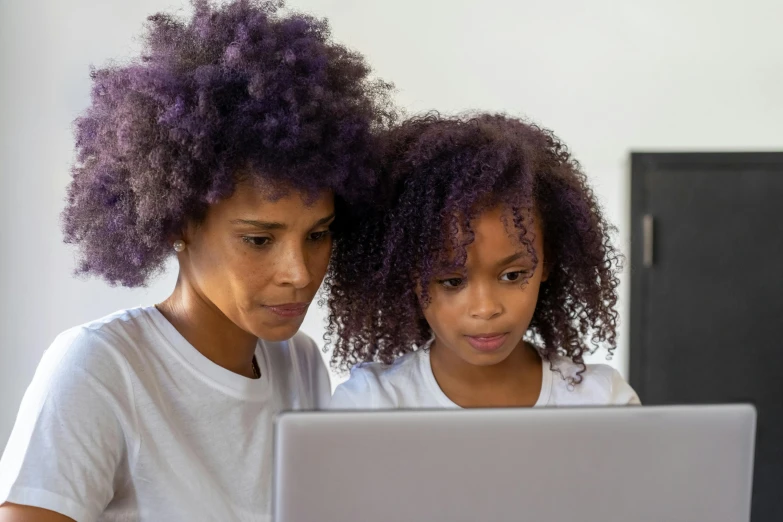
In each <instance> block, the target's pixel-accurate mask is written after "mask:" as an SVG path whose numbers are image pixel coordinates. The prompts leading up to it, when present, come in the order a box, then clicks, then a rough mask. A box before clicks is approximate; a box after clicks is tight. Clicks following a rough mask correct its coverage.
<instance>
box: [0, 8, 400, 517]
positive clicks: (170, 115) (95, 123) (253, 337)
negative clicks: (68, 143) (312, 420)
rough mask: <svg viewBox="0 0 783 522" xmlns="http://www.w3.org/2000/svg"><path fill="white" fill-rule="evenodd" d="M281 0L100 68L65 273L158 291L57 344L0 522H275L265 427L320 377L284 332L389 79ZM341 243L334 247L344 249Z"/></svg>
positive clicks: (358, 164)
mask: <svg viewBox="0 0 783 522" xmlns="http://www.w3.org/2000/svg"><path fill="white" fill-rule="evenodd" d="M368 75H369V69H368V67H367V65H366V64H365V62H364V60H363V59H362V58H361V57H360V56H359V55H357V54H354V53H352V52H350V51H348V50H346V49H345V48H343V47H341V46H339V45H336V44H334V43H332V42H331V40H330V36H329V29H328V26H327V24H326V22H324V21H319V20H315V19H313V18H310V17H308V16H303V15H296V14H289V15H287V16H283V15H282V14H280V13H279V12H278V11H277V7H276V3H272V2H269V3H266V2H253V1H249V0H246V1H235V2H233V3H230V4H228V5H225V6H223V7H220V8H216V7H213V6H211V5H210V4H209V3H208V2H206V1H204V2H197V3H196V5H195V13H194V15H193V17H192V18H191V19H189V20H186V21H181V20H178V19H175V18H173V17H171V16H169V15H165V14H158V15H155V16H152V17H150V18H149V28H148V32H147V34H146V39H145V47H144V53H143V56H142V57H141V58H140V59H138V60H135V61H133V62H132V63H130V64H128V65H124V66H112V67H107V68H104V69H100V70H97V71H95V72H93V74H92V78H93V81H94V85H93V90H92V103H91V105H90V107H89V108H88V109H87V111H86V113H85V114H84V115H83V116H82V117H81V118H79V119H78V120H77V122H76V148H77V153H78V154H77V162H76V164H75V165H74V167H73V180H72V182H71V184H70V186H69V191H68V202H67V206H66V209H65V211H64V213H63V222H64V230H65V237H66V241H67V242H68V243H73V244H75V245H77V246H78V247H79V250H80V256H81V258H80V265H79V269H78V271H79V272H80V273H82V274H88V275H97V276H100V277H103V278H104V279H105V280H106V281H107V282H109V283H110V284H122V285H125V286H129V287H135V286H141V285H144V284H146V283H147V282H148V281H149V280H150V278H151V277H152V276H153V275H155V274H156V273H157V272H159V271H160V270H161V269H162V267H163V265H164V263H165V262H166V260H167V259H168V257H169V256H170V255H176V256H177V260H178V262H179V268H180V270H179V277H178V280H177V283H176V287H175V289H174V291H173V293H172V294H171V296H170V297H169V298H168V299H166V300H165V301H163V302H162V303H159V304H158V305H156V306H149V307H142V308H136V309H130V310H123V311H120V312H117V313H115V314H112V315H109V316H107V317H104V318H102V319H99V320H96V321H93V322H91V323H88V324H86V325H82V326H79V327H76V328H73V329H70V330H68V331H66V332H64V333H63V334H61V335H60V336H59V337H57V339H56V340H55V341H54V343H53V344H52V346H51V347H50V348H49V350H48V351H47V352H46V354H45V356H44V357H43V360H42V361H41V363H40V366H39V368H38V370H37V372H36V374H35V377H34V379H33V382H32V384H31V385H30V388H29V389H28V391H27V393H26V395H25V398H24V400H23V402H22V405H21V409H20V413H19V417H18V419H17V423H16V425H15V427H14V430H13V433H12V435H11V438H10V440H9V442H8V445H7V447H6V451H5V454H4V455H3V458H2V461H0V505H2V506H1V507H0V520H1V521H4V522H6V521H23V520H39V521H40V520H44V521H48V520H51V521H63V520H71V519H73V520H77V521H92V520H188V521H190V520H221V521H228V520H268V517H269V493H270V491H269V489H270V488H269V486H270V476H271V467H270V466H271V460H270V459H271V442H272V439H271V437H272V422H273V419H274V417H275V414H276V413H277V412H279V411H281V410H283V409H291V408H319V407H321V406H323V405H324V404H325V401H327V400H328V398H329V381H328V375H327V373H326V370H325V367H324V365H323V362H322V360H321V358H320V354H319V351H318V349H317V347H316V345H315V344H314V343H313V341H312V340H311V339H309V338H308V337H307V336H305V335H304V334H301V333H297V330H298V328H299V326H300V325H301V323H302V319H303V317H304V315H305V312H306V311H307V307H308V306H309V304H310V303H311V302H312V300H313V298H314V296H315V295H316V291H317V289H318V288H319V286H320V284H321V282H322V280H323V278H324V276H325V274H326V271H327V267H328V264H329V260H330V256H331V252H332V237H331V231H330V228H332V225H333V223H334V220H335V218H336V212H335V208H336V207H337V214H339V213H340V207H342V206H343V205H342V204H343V203H346V204H347V205H350V203H351V202H352V201H355V200H357V199H358V198H361V197H362V195H363V194H364V189H365V188H368V187H369V186H370V185H371V184H372V181H373V177H372V171H371V170H370V169H369V168H368V164H369V163H368V151H369V150H371V149H372V145H373V144H372V139H373V138H372V136H373V130H374V127H376V126H381V125H384V124H385V122H386V121H387V120H388V118H389V113H388V112H386V111H387V109H388V104H387V103H386V101H387V98H386V95H387V94H388V92H389V85H388V84H385V83H383V82H371V81H370V80H369V79H368ZM336 245H337V248H339V241H338V242H337V243H336Z"/></svg>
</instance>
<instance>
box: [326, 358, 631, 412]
mask: <svg viewBox="0 0 783 522" xmlns="http://www.w3.org/2000/svg"><path fill="white" fill-rule="evenodd" d="M541 368H542V372H543V375H542V379H541V392H540V393H539V396H538V400H537V401H536V403H535V405H534V406H609V405H629V404H640V401H639V397H638V396H637V395H636V392H634V391H633V389H632V388H631V386H630V385H629V384H628V383H627V382H625V380H624V379H623V378H622V376H621V375H620V373H619V372H618V371H617V370H615V369H614V368H612V367H611V366H608V365H606V364H588V365H587V369H586V370H585V371H584V372H583V373H582V381H581V382H579V383H577V384H571V383H572V382H573V379H574V378H576V376H577V373H578V371H579V370H580V367H579V366H578V365H576V364H574V363H573V362H572V361H571V360H570V359H566V358H564V357H556V358H554V359H553V360H552V361H551V363H550V362H547V361H544V362H543V364H542V365H541ZM329 407H330V408H331V409H395V408H402V409H416V408H459V406H458V405H457V404H455V403H454V402H453V401H452V400H451V399H449V398H448V397H447V396H446V394H445V393H443V390H441V389H440V386H439V385H438V382H437V381H436V380H435V376H434V375H433V373H432V366H431V364H430V351H429V350H428V349H427V348H423V349H421V350H418V351H416V352H412V353H408V354H406V355H403V356H402V357H400V358H399V359H397V360H396V361H395V362H394V363H393V364H391V365H385V364H380V363H362V364H359V365H357V366H355V367H354V368H353V370H351V377H350V378H349V379H348V380H347V381H346V382H344V383H343V384H341V385H340V386H338V387H337V389H336V390H335V392H334V395H333V396H332V402H331V404H330V405H329Z"/></svg>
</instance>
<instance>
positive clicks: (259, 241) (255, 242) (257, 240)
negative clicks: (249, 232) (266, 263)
mask: <svg viewBox="0 0 783 522" xmlns="http://www.w3.org/2000/svg"><path fill="white" fill-rule="evenodd" d="M242 241H244V242H245V243H249V244H250V245H252V246H256V247H260V246H264V245H266V244H267V243H269V241H270V239H269V238H268V237H258V236H244V237H243V238H242Z"/></svg>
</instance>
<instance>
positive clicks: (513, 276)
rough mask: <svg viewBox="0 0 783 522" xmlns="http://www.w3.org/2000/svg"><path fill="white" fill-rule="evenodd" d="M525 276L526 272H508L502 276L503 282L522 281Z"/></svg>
mask: <svg viewBox="0 0 783 522" xmlns="http://www.w3.org/2000/svg"><path fill="white" fill-rule="evenodd" d="M524 276H525V272H524V271H521V270H518V271H516V272H508V273H506V274H503V275H502V276H500V280H501V281H509V282H512V283H513V282H515V281H519V280H521V279H522V278H523V277H524Z"/></svg>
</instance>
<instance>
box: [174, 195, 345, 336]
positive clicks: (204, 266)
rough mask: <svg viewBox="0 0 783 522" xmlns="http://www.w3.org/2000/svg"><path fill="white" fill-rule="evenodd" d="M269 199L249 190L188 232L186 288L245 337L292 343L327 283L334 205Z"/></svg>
mask: <svg viewBox="0 0 783 522" xmlns="http://www.w3.org/2000/svg"><path fill="white" fill-rule="evenodd" d="M305 198H306V196H305V195H304V194H302V193H300V192H297V191H294V190H289V191H287V192H285V193H284V195H283V196H282V197H278V198H271V197H270V191H263V190H261V189H259V188H258V187H257V186H255V185H253V184H252V183H250V182H241V183H239V184H238V185H237V187H236V190H235V192H234V194H233V195H232V196H231V197H229V198H227V199H225V200H223V201H221V202H219V203H217V204H215V205H212V206H210V207H209V210H208V211H207V215H206V217H205V219H204V221H203V222H201V223H200V224H199V225H193V226H190V227H188V230H187V232H186V234H185V237H184V240H185V243H186V249H185V250H184V251H183V252H181V253H180V254H179V261H180V279H181V281H180V284H182V283H184V284H185V285H187V286H188V290H192V291H194V292H195V293H196V294H197V296H198V297H199V299H197V302H199V303H200V304H201V305H202V306H207V307H214V309H216V311H219V312H221V313H222V314H223V315H224V316H225V317H226V318H227V319H228V320H230V321H231V322H233V323H234V324H235V325H237V326H238V327H239V328H241V329H242V330H244V331H246V332H248V333H251V334H252V335H254V336H256V337H259V338H261V339H264V340H268V341H281V340H285V339H289V338H291V337H292V336H293V335H294V334H295V333H296V331H297V330H298V329H299V327H300V325H301V324H302V321H303V319H304V316H305V313H306V312H307V308H308V306H309V305H310V303H311V302H312V300H313V298H314V297H315V294H316V292H317V291H318V288H319V287H320V285H321V282H322V281H323V278H324V276H325V275H326V270H327V268H328V265H329V259H330V256H331V252H332V237H331V233H330V230H329V226H330V225H331V223H332V221H333V220H334V197H333V195H332V194H331V193H329V192H324V193H322V194H319V196H318V197H317V198H316V199H315V200H312V198H310V200H309V201H308V200H306V199H305Z"/></svg>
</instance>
